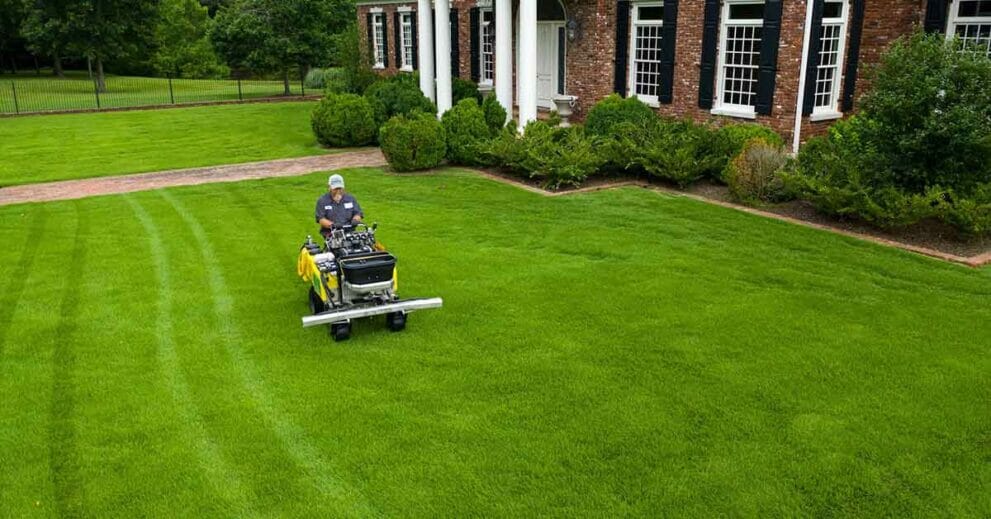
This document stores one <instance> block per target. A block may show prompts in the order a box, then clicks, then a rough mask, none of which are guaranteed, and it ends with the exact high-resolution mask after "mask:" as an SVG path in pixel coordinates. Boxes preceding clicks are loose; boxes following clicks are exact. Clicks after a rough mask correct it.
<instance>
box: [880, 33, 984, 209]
mask: <svg viewBox="0 0 991 519" xmlns="http://www.w3.org/2000/svg"><path fill="white" fill-rule="evenodd" d="M988 85H991V60H989V59H988V58H987V56H986V55H984V54H983V53H975V52H967V51H965V52H961V49H960V47H959V44H958V43H957V42H953V41H950V42H947V41H946V40H945V39H944V38H943V37H942V36H941V35H938V34H932V35H927V34H924V33H922V32H918V33H916V34H914V35H911V36H908V37H905V38H901V39H899V40H898V41H896V42H895V43H894V44H892V45H891V47H890V48H889V50H888V51H887V52H886V53H885V54H884V56H883V58H882V60H881V63H880V65H879V67H878V68H877V71H876V74H875V76H874V78H873V79H872V81H871V90H870V91H869V92H868V93H867V94H866V95H865V96H864V98H863V100H862V103H861V108H862V113H863V115H864V116H866V117H868V118H869V119H871V120H872V121H873V122H874V123H875V124H874V126H873V128H872V130H873V131H874V134H873V135H870V136H869V138H870V140H871V141H872V143H873V145H874V146H875V147H876V149H877V152H878V154H879V155H880V157H881V160H882V162H883V164H884V168H883V170H882V171H880V172H879V173H881V174H883V175H884V176H885V178H884V179H883V180H882V179H878V180H877V182H879V183H880V182H883V183H884V184H885V185H891V186H893V187H896V188H898V189H904V190H907V192H910V193H921V192H924V191H925V190H927V189H930V188H932V187H935V186H940V187H942V188H948V189H953V190H954V191H956V192H958V193H959V194H960V195H961V196H964V197H966V196H969V193H970V192H971V191H972V190H973V189H975V188H976V186H979V185H982V184H986V183H988V182H991V95H988ZM864 174H867V175H869V174H871V172H869V171H865V172H864Z"/></svg>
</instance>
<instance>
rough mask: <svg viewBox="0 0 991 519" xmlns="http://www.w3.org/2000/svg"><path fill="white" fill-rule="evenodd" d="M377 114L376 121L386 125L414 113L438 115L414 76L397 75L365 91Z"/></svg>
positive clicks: (378, 82)
mask: <svg viewBox="0 0 991 519" xmlns="http://www.w3.org/2000/svg"><path fill="white" fill-rule="evenodd" d="M365 97H366V98H368V101H369V103H371V105H372V110H374V112H375V121H376V122H378V123H379V124H382V123H385V121H388V120H389V119H390V118H392V117H393V116H396V115H408V114H410V113H413V112H414V111H420V112H425V113H434V114H435V113H437V108H436V107H435V106H434V104H433V103H432V102H430V99H427V96H425V95H423V92H421V91H420V86H419V85H418V84H417V80H416V78H415V77H414V76H413V75H412V74H397V75H395V76H392V77H391V78H389V79H385V80H381V81H377V82H375V83H373V84H372V85H371V86H369V87H368V89H367V90H365Z"/></svg>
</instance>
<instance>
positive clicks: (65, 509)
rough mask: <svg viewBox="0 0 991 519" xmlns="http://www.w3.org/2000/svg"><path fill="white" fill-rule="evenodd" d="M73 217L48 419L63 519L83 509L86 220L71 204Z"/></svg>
mask: <svg viewBox="0 0 991 519" xmlns="http://www.w3.org/2000/svg"><path fill="white" fill-rule="evenodd" d="M72 208H73V212H74V213H75V215H76V228H75V232H74V233H73V245H72V253H71V256H70V257H69V260H68V261H67V263H68V269H67V271H66V272H65V276H64V279H65V280H66V285H67V287H66V289H65V291H64V292H63V295H62V302H61V304H60V306H59V314H60V315H59V317H60V319H59V322H58V326H56V327H55V332H54V333H55V340H54V341H53V345H54V352H53V354H52V364H53V365H52V395H51V409H50V411H49V412H50V414H51V416H50V418H49V424H48V427H49V432H48V436H49V440H48V442H49V443H48V469H49V472H50V473H51V476H52V484H53V485H54V487H55V507H56V509H57V510H58V514H59V515H60V516H62V517H73V516H77V515H79V512H80V507H81V506H82V501H83V500H82V495H81V492H82V486H81V485H80V479H79V460H78V452H77V446H76V426H75V423H74V422H73V417H74V416H73V415H74V414H75V406H76V395H75V385H76V380H75V375H74V374H75V369H76V353H75V344H74V342H73V341H74V340H75V337H74V335H75V333H76V329H77V322H78V321H77V315H78V311H79V300H80V297H79V285H80V283H79V279H80V277H81V275H82V272H83V271H84V270H85V269H86V239H87V238H88V236H89V222H88V219H86V218H83V217H81V216H80V214H79V203H78V202H75V203H73V204H72Z"/></svg>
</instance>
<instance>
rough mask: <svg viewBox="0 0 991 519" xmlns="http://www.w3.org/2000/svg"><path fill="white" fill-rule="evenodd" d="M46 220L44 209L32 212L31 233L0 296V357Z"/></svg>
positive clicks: (43, 231)
mask: <svg viewBox="0 0 991 519" xmlns="http://www.w3.org/2000/svg"><path fill="white" fill-rule="evenodd" d="M47 219H48V211H47V210H45V208H41V209H38V210H37V211H35V212H34V217H33V218H32V220H31V232H29V233H28V234H27V237H26V238H25V240H24V246H23V247H21V257H20V259H18V260H17V267H15V268H14V272H13V274H12V275H11V276H10V281H8V282H7V286H6V287H5V288H4V291H3V294H0V297H2V298H0V355H3V350H4V345H5V344H6V337H7V331H8V329H9V328H10V320H11V319H13V318H14V311H15V310H17V303H18V301H20V300H21V295H22V294H23V293H24V283H25V281H26V280H27V278H28V273H29V272H31V266H32V265H33V264H34V256H35V254H37V253H38V244H39V243H41V240H42V239H44V237H45V221H46V220H47Z"/></svg>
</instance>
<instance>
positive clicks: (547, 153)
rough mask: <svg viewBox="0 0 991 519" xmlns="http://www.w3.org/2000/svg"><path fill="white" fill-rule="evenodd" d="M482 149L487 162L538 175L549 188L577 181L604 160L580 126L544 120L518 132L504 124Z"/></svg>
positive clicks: (581, 180) (534, 176)
mask: <svg viewBox="0 0 991 519" xmlns="http://www.w3.org/2000/svg"><path fill="white" fill-rule="evenodd" d="M484 150H485V154H486V155H487V156H488V157H489V159H490V162H492V163H494V164H497V165H500V166H503V167H506V168H509V169H511V170H513V171H515V172H517V173H520V174H523V175H525V176H527V177H529V178H539V179H542V180H543V186H544V187H545V188H549V189H557V188H559V187H561V186H562V185H575V186H577V185H580V184H581V183H582V182H584V181H585V179H586V178H588V177H589V176H590V175H592V174H594V173H595V172H596V171H597V170H598V169H599V168H600V167H601V166H602V164H603V162H604V160H603V159H602V157H601V156H600V155H599V154H598V153H596V139H595V138H594V137H591V136H588V135H586V133H585V129H584V128H583V127H581V126H579V125H576V126H573V127H570V128H555V127H553V126H551V125H549V124H547V123H546V122H544V121H533V122H531V123H529V124H527V125H526V128H524V130H523V135H522V136H518V135H517V134H516V132H515V130H513V129H510V128H508V127H507V128H506V129H504V130H503V131H502V133H500V134H499V136H498V137H496V138H495V139H493V140H492V141H491V142H489V143H488V144H487V145H486V146H485V148H484Z"/></svg>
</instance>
